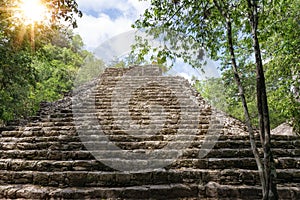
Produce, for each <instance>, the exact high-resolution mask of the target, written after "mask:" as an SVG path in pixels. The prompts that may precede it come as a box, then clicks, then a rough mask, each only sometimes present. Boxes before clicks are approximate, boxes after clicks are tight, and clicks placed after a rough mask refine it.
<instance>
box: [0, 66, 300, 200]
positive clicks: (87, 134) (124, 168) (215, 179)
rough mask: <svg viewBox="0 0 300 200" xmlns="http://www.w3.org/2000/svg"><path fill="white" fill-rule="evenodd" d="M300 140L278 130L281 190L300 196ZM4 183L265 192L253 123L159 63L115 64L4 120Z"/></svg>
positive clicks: (112, 194)
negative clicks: (29, 114) (31, 113)
mask: <svg viewBox="0 0 300 200" xmlns="http://www.w3.org/2000/svg"><path fill="white" fill-rule="evenodd" d="M256 139H257V140H259V138H258V137H257V138H256ZM259 147H260V145H259ZM299 147H300V139H299V137H298V136H295V135H273V136H272V148H273V149H272V150H273V153H274V158H275V161H276V167H277V173H278V174H277V183H278V192H279V196H280V198H281V199H300V149H299ZM0 183H1V184H0V198H9V199H13V198H23V199H260V198H261V197H262V193H261V186H260V180H259V175H258V170H257V167H256V163H255V159H254V156H253V153H252V150H251V146H250V142H249V137H248V133H247V132H246V126H245V125H244V124H243V123H242V122H240V121H238V120H236V119H234V118H231V117H229V116H227V115H226V114H224V113H222V112H220V111H217V110H215V109H214V108H212V107H211V106H210V105H209V104H208V103H207V102H206V101H205V100H204V99H203V98H202V97H201V96H200V95H199V94H198V93H197V91H196V90H195V89H193V88H192V86H190V84H189V82H188V81H187V80H185V79H184V78H182V77H167V76H163V75H162V71H161V70H160V68H158V67H157V66H153V65H149V66H144V67H140V66H133V67H129V68H107V69H106V70H105V71H104V73H103V74H101V75H100V76H99V78H98V79H95V80H93V81H91V82H88V83H86V84H83V85H81V86H78V87H76V89H74V91H73V92H72V95H69V96H66V97H65V98H64V99H61V100H59V101H57V102H53V103H43V104H42V105H41V109H40V111H39V114H38V116H36V117H35V118H34V119H33V120H31V121H30V122H28V123H27V124H10V125H9V126H7V127H3V128H1V130H0Z"/></svg>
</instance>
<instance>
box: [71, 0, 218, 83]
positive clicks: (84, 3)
mask: <svg viewBox="0 0 300 200" xmlns="http://www.w3.org/2000/svg"><path fill="white" fill-rule="evenodd" d="M77 3H78V5H79V9H80V10H81V11H82V12H83V17H82V18H79V19H78V28H77V29H76V30H75V32H76V33H78V34H80V35H81V37H82V39H83V41H84V43H85V45H86V46H85V48H86V49H88V50H90V51H92V52H94V50H95V49H96V48H97V47H99V46H100V45H101V44H102V43H103V42H107V41H109V40H110V39H112V38H114V36H118V37H119V36H121V37H122V33H125V34H126V32H127V33H128V31H131V30H133V29H132V28H131V25H132V24H133V23H134V21H135V20H137V19H138V18H139V16H140V15H141V14H143V13H144V11H145V9H146V8H148V7H149V2H148V1H139V0H77ZM119 39H120V38H119ZM121 43H124V45H125V46H126V45H127V46H128V47H129V44H126V42H121ZM118 44H120V42H118ZM122 48H126V47H122V45H118V46H117V47H116V45H113V49H114V50H116V49H122ZM107 50H108V49H107V48H105V53H107V52H106V51H107ZM114 50H112V52H115V51H114ZM105 53H100V54H101V55H106V54H105ZM98 54H99V53H98ZM98 54H97V56H98V57H99V55H98ZM100 58H101V57H100ZM101 59H104V58H101ZM104 60H105V59H104ZM207 63H208V64H207V66H205V67H204V70H205V74H202V73H201V72H200V70H195V69H193V68H192V67H191V66H188V65H187V64H184V63H183V62H179V63H178V64H177V65H175V67H174V68H173V69H172V73H173V75H175V74H177V75H180V76H183V77H185V78H187V79H191V77H192V76H193V75H196V76H197V75H198V76H197V77H198V78H199V79H203V78H204V77H205V76H209V77H212V76H213V77H215V76H217V75H218V71H217V69H216V64H215V63H214V62H212V61H208V62H207Z"/></svg>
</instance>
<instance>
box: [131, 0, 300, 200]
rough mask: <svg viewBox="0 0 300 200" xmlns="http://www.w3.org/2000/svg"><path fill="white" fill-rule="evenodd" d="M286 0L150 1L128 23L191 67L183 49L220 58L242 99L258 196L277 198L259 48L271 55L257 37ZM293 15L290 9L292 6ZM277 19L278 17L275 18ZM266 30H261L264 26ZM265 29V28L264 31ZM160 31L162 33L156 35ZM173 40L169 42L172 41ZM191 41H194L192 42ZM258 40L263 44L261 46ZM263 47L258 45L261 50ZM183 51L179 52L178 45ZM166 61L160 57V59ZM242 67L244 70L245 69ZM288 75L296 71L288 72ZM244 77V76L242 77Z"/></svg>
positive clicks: (146, 48) (263, 38) (141, 45)
mask: <svg viewBox="0 0 300 200" xmlns="http://www.w3.org/2000/svg"><path fill="white" fill-rule="evenodd" d="M288 4H291V5H293V6H294V7H297V6H296V5H297V3H294V2H292V1H272V3H270V2H266V1H255V0H247V1H219V0H211V1H201V0H200V1H188V0H182V1H176V3H175V2H173V1H167V0H164V1H151V7H150V8H149V9H147V10H146V11H145V13H144V15H143V16H142V17H141V19H139V20H137V21H136V23H135V25H134V27H136V28H141V29H142V28H143V29H145V28H148V30H146V32H147V33H148V34H151V35H152V36H153V37H154V38H159V37H162V35H163V37H164V40H167V41H168V45H169V47H166V46H163V47H162V48H161V49H160V50H159V51H157V52H158V53H157V54H161V55H162V54H163V55H164V56H170V57H171V58H174V57H183V58H184V60H185V61H187V62H189V63H190V64H192V65H193V66H199V65H197V60H195V59H194V60H193V58H194V57H195V56H192V55H189V54H190V52H188V54H185V51H184V50H186V49H188V48H192V49H195V50H199V48H205V50H206V52H208V54H209V55H210V57H211V58H213V59H216V60H221V61H222V69H223V70H226V69H231V70H232V74H233V78H234V80H235V82H236V83H237V88H238V94H239V96H240V98H241V100H242V105H243V109H244V114H245V121H246V124H247V127H248V131H249V134H250V142H251V146H252V150H253V153H254V156H255V158H256V162H257V166H258V169H259V174H260V178H261V184H262V190H263V199H277V198H278V196H277V190H276V185H275V182H274V173H276V171H275V167H274V163H273V160H272V154H271V149H270V145H271V144H270V121H269V111H268V110H269V109H268V101H267V90H266V83H265V74H264V68H263V59H262V52H263V53H264V54H265V52H267V54H272V53H273V52H270V51H269V50H270V49H268V45H265V43H264V42H263V41H266V40H268V38H270V37H272V34H274V33H275V32H276V30H275V28H274V27H278V23H277V21H276V20H277V19H278V16H277V18H275V15H270V13H271V12H272V13H273V14H274V13H275V12H274V11H273V10H274V8H275V10H276V9H280V8H281V7H282V6H283V5H284V6H285V7H288V6H287V5H288ZM294 13H295V10H294ZM279 18H280V19H283V16H280V17H279ZM272 23H275V24H276V25H275V26H271V27H270V28H271V31H267V33H265V34H264V31H265V27H266V26H267V25H268V24H272ZM170 31H172V32H176V33H177V35H183V36H184V38H186V39H184V40H182V41H184V42H180V41H181V40H178V37H176V38H177V41H175V40H176V39H175V38H174V37H173V38H172V36H170V34H165V32H170ZM265 32H266V31H265ZM160 33H163V34H160ZM174 41H175V42H174ZM195 42H196V43H197V44H200V45H196V44H195ZM262 43H263V44H262ZM262 47H263V49H262ZM135 48H136V49H138V50H139V52H140V53H139V56H138V57H139V58H142V57H143V56H144V55H145V54H148V53H149V51H150V50H149V45H148V44H147V43H142V40H139V44H138V45H137V46H135ZM180 48H181V49H183V51H179V52H178V49H180ZM164 60H166V59H164ZM247 68H248V70H247ZM243 71H247V74H253V72H254V75H255V77H256V89H255V90H256V103H257V106H256V107H257V115H258V123H259V130H260V140H261V143H262V146H263V152H264V155H263V159H261V158H260V156H259V154H258V151H257V148H256V144H255V140H254V133H253V129H252V117H251V115H250V113H249V110H248V104H247V100H246V97H245V89H244V86H243V82H242V79H241V72H243ZM292 74H297V73H295V72H293V73H292ZM246 76H247V75H246Z"/></svg>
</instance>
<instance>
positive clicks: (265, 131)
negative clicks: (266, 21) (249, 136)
mask: <svg viewBox="0 0 300 200" xmlns="http://www.w3.org/2000/svg"><path fill="white" fill-rule="evenodd" d="M248 8H249V11H250V12H249V21H250V25H251V34H252V41H253V49H254V54H255V62H256V92H257V94H256V98H257V108H258V116H259V129H260V136H261V144H262V147H263V152H264V172H263V173H264V180H265V188H264V187H263V199H264V200H268V199H278V193H277V188H276V184H275V182H274V179H275V174H276V170H275V165H274V162H273V158H272V152H271V138H270V135H271V134H270V120H269V109H268V101H267V93H266V84H265V76H264V71H263V64H262V58H261V51H260V45H259V40H258V36H257V27H258V13H257V1H256V0H248Z"/></svg>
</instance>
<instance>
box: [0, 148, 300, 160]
mask: <svg viewBox="0 0 300 200" xmlns="http://www.w3.org/2000/svg"><path fill="white" fill-rule="evenodd" d="M140 151H141V150H98V151H87V150H80V151H68V150H51V148H48V150H38V148H37V149H36V150H15V149H14V150H0V159H26V160H88V159H93V158H94V156H93V155H97V156H99V157H101V155H102V154H103V156H102V157H107V156H108V155H111V156H112V157H117V156H119V155H123V154H125V155H126V154H131V153H134V152H140ZM151 151H152V150H151ZM159 151H160V153H161V154H163V153H164V152H166V154H172V155H173V154H174V155H175V154H176V153H178V150H175V149H173V150H172V149H170V150H166V149H161V150H159ZM203 151H205V150H203ZM206 151H207V152H208V153H207V155H206V156H205V157H206V158H237V157H239V158H253V153H252V150H251V149H207V150H206ZM146 152H147V151H146ZM149 152H150V151H149ZM272 152H273V156H274V158H278V157H291V158H293V157H300V150H299V149H272ZM125 155H124V156H125ZM180 157H181V158H195V159H196V158H199V149H195V148H188V149H185V150H183V152H182V155H181V156H180Z"/></svg>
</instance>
